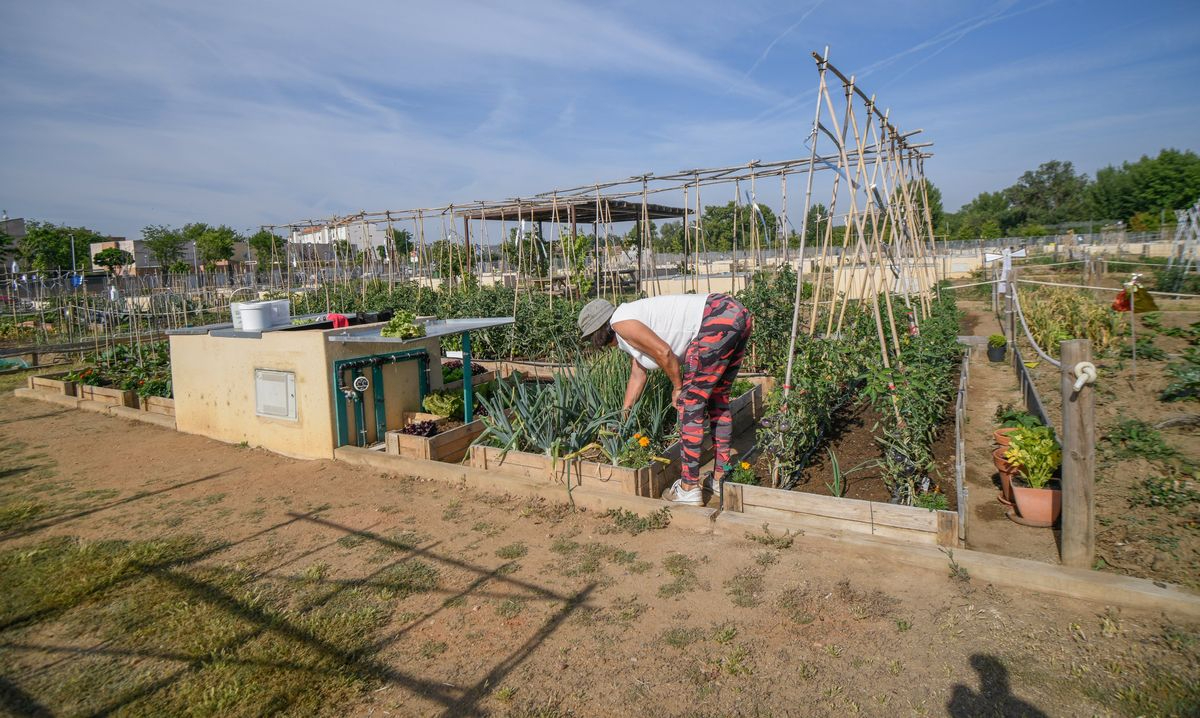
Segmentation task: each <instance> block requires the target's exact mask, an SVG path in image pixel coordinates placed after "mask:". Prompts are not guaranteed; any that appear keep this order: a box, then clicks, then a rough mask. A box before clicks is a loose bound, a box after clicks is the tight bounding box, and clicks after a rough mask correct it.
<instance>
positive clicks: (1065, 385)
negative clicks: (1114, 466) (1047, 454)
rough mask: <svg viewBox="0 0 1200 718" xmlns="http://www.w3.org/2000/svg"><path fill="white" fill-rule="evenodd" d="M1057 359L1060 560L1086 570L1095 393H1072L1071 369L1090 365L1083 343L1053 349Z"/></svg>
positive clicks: (1091, 538) (1092, 508)
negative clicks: (1059, 376)
mask: <svg viewBox="0 0 1200 718" xmlns="http://www.w3.org/2000/svg"><path fill="white" fill-rule="evenodd" d="M1059 347H1060V356H1061V357H1062V396H1063V411H1062V417H1063V436H1062V447H1063V465H1062V561H1063V564H1065V565H1067V566H1075V567H1078V568H1091V567H1092V561H1093V558H1094V557H1095V553H1096V529H1095V512H1096V496H1095V473H1096V412H1095V402H1096V397H1095V391H1096V390H1095V388H1094V387H1093V386H1092V385H1091V384H1084V385H1083V387H1082V388H1080V390H1079V391H1075V379H1076V376H1075V371H1074V370H1075V365H1076V364H1078V363H1079V362H1090V361H1091V360H1092V345H1091V342H1090V341H1089V340H1087V339H1072V340H1070V341H1065V342H1062V343H1061V344H1059Z"/></svg>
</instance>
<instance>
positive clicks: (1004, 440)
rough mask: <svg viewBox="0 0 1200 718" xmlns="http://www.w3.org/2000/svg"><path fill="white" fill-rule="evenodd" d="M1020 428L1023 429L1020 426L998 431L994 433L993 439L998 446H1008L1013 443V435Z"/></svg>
mask: <svg viewBox="0 0 1200 718" xmlns="http://www.w3.org/2000/svg"><path fill="white" fill-rule="evenodd" d="M1020 428H1021V427H1019V426H1009V427H1005V428H1003V429H996V430H995V431H993V432H992V438H993V439H995V441H996V443H997V444H999V445H1001V446H1008V444H1009V442H1011V441H1012V436H1011V434H1012V433H1013V432H1014V431H1016V430H1017V429H1020Z"/></svg>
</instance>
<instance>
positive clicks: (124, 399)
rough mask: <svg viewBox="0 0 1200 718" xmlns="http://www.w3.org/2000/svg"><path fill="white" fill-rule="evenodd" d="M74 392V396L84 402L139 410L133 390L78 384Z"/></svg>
mask: <svg viewBox="0 0 1200 718" xmlns="http://www.w3.org/2000/svg"><path fill="white" fill-rule="evenodd" d="M75 390H76V396H78V397H79V398H80V399H82V400H84V401H94V402H97V403H99V404H108V405H110V406H128V407H130V408H131V409H139V408H141V407H140V404H139V402H138V395H137V392H136V391H134V390H133V389H112V388H109V387H106V386H92V385H91V384H79V385H77V386H76V387H75Z"/></svg>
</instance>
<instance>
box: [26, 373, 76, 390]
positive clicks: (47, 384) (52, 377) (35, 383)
mask: <svg viewBox="0 0 1200 718" xmlns="http://www.w3.org/2000/svg"><path fill="white" fill-rule="evenodd" d="M69 373H70V372H65V371H60V372H57V373H54V374H43V375H41V376H31V377H29V388H30V389H33V390H34V391H45V392H50V393H51V394H62V395H64V396H75V395H76V394H75V389H76V387H77V386H78V385H77V384H76V383H75V382H73V381H67V380H66V379H65V377H66V376H67V374H69Z"/></svg>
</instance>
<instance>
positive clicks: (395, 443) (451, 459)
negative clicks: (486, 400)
mask: <svg viewBox="0 0 1200 718" xmlns="http://www.w3.org/2000/svg"><path fill="white" fill-rule="evenodd" d="M444 418H445V417H444V416H438V415H436V414H424V413H421V412H414V411H406V412H404V413H402V414H401V422H402V423H403V424H404V425H406V426H407V425H408V424H409V423H411V422H414V421H438V420H440V419H444ZM483 429H484V426H483V422H482V421H472V422H471V423H469V424H463V425H462V426H456V427H454V428H453V429H450V430H448V431H443V432H441V433H439V434H437V435H436V436H431V437H425V436H410V435H408V434H401V433H400V432H399V431H389V432H388V433H387V434H386V436H385V448H386V451H387V453H389V454H396V455H398V456H406V457H408V458H411V459H428V460H430V461H445V462H448V463H452V464H457V463H459V462H460V461H462V460H463V457H464V456H466V455H467V450H468V449H469V448H470V446H471V442H473V441H475V439H477V438H479V435H480V434H482V433H483Z"/></svg>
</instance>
